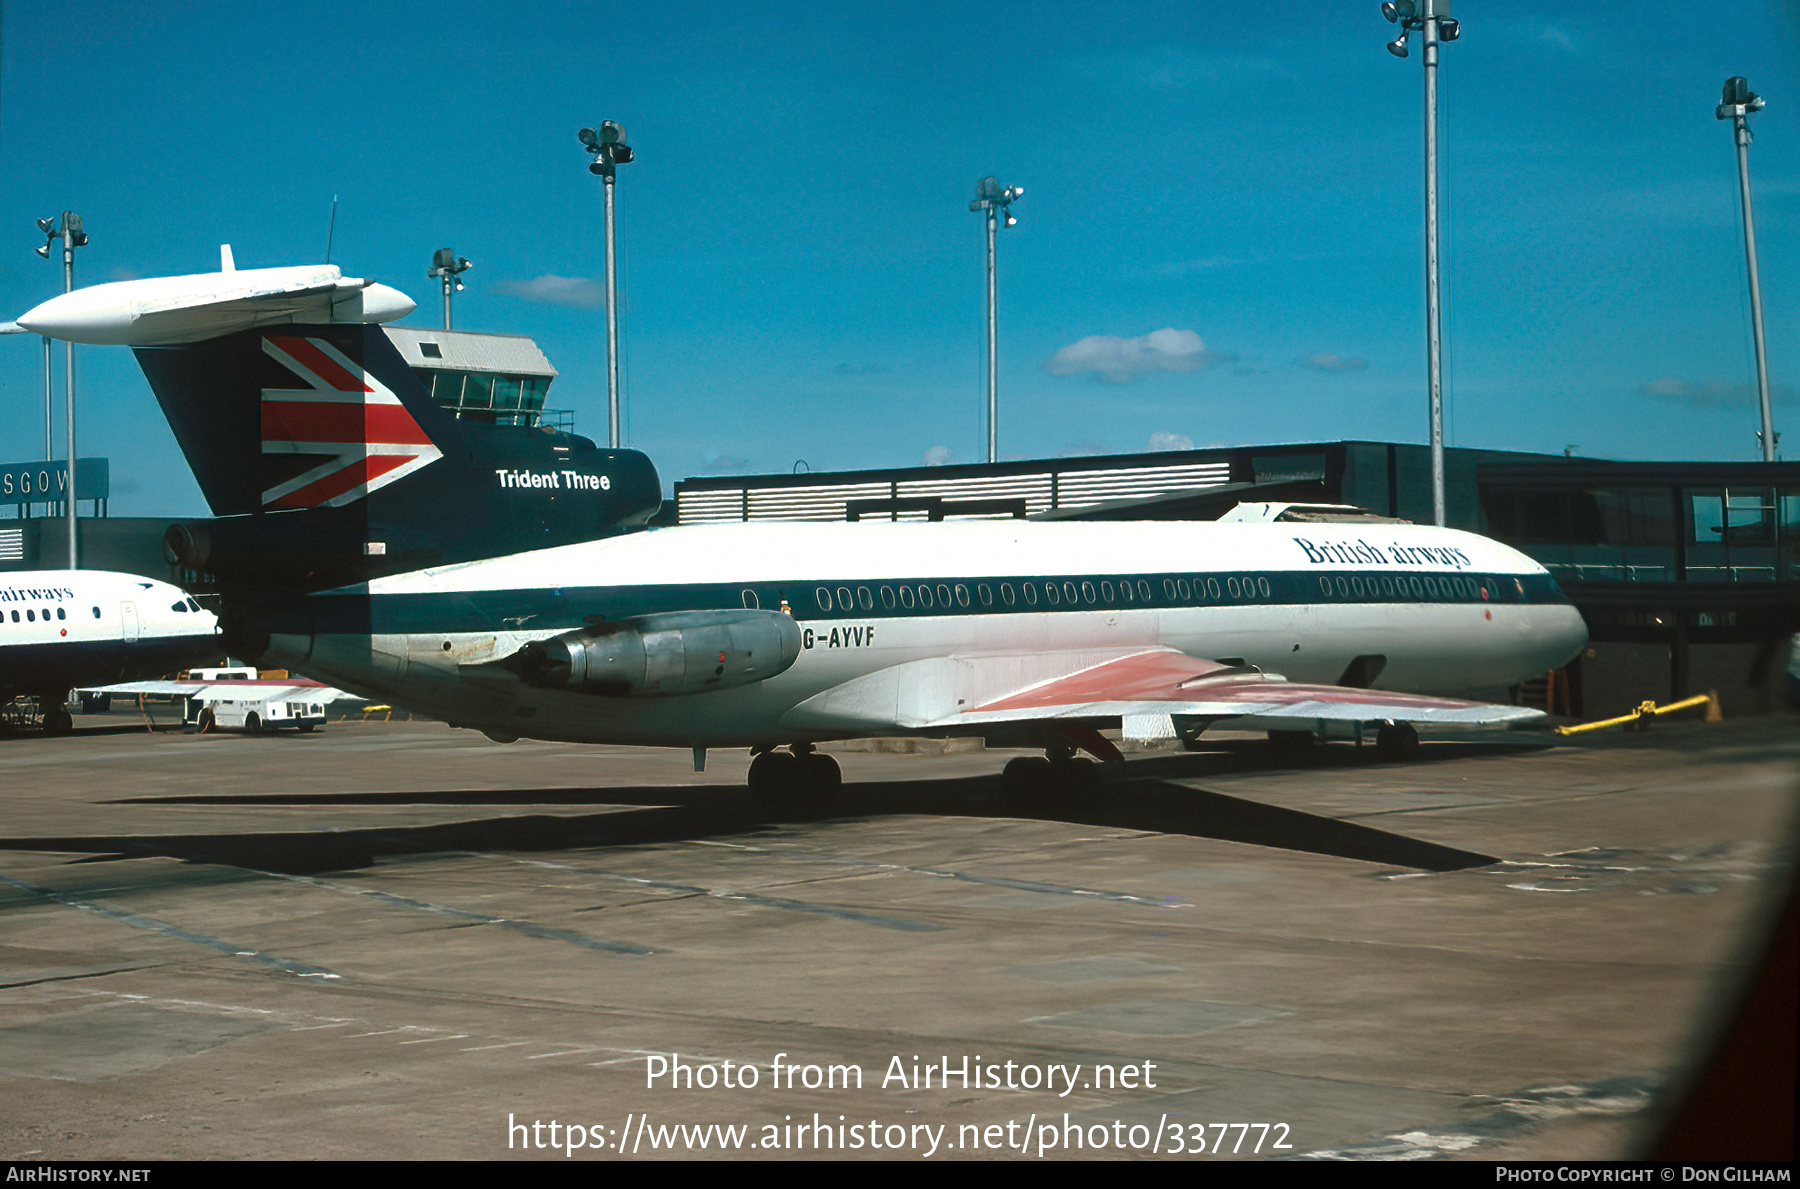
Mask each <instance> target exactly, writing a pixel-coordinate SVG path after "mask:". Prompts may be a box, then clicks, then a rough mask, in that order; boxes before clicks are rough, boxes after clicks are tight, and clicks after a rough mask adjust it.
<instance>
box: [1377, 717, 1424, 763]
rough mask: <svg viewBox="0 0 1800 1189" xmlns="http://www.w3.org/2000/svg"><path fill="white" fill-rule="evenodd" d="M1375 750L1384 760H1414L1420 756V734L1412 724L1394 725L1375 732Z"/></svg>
mask: <svg viewBox="0 0 1800 1189" xmlns="http://www.w3.org/2000/svg"><path fill="white" fill-rule="evenodd" d="M1375 750H1376V751H1379V752H1380V753H1381V758H1382V759H1384V760H1395V761H1399V760H1413V759H1417V758H1418V756H1419V732H1418V731H1416V730H1414V729H1413V726H1412V724H1411V723H1404V722H1402V723H1394V724H1392V725H1390V726H1385V727H1382V728H1381V729H1380V730H1378V731H1376V732H1375Z"/></svg>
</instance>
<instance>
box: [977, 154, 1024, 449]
mask: <svg viewBox="0 0 1800 1189" xmlns="http://www.w3.org/2000/svg"><path fill="white" fill-rule="evenodd" d="M1024 193H1025V187H1023V186H1002V185H1001V184H1000V181H999V179H998V178H992V177H985V178H982V179H981V180H980V181H979V182H976V183H975V201H973V202H971V203H970V204H969V209H970V210H972V211H982V212H984V214H985V216H986V223H987V362H988V376H987V402H988V407H987V460H988V461H989V462H993V461H994V460H995V449H996V447H997V445H998V437H999V435H998V430H997V424H998V420H999V395H998V392H999V387H1000V368H999V363H998V361H997V360H996V358H995V354H994V352H995V346H996V340H997V338H998V334H997V332H996V329H995V320H994V233H995V232H996V231H997V230H998V229H999V228H1000V227H1002V226H1005V227H1011V226H1013V225H1014V224H1015V223H1017V222H1018V220H1017V219H1016V218H1014V217H1013V214H1012V209H1011V208H1012V203H1013V199H1015V198H1018V197H1019V196H1020V195H1022V194H1024ZM1003 220H1004V222H1003Z"/></svg>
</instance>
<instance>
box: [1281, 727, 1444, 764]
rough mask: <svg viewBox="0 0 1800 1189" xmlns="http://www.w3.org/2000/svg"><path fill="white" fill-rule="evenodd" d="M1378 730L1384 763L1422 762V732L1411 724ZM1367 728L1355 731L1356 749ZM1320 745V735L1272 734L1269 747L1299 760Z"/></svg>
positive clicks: (1376, 729)
mask: <svg viewBox="0 0 1800 1189" xmlns="http://www.w3.org/2000/svg"><path fill="white" fill-rule="evenodd" d="M1373 725H1374V726H1375V750H1376V752H1377V754H1379V755H1380V756H1381V758H1382V759H1384V760H1391V761H1393V762H1395V763H1400V762H1403V761H1406V760H1416V759H1418V758H1419V732H1418V731H1417V730H1416V729H1415V728H1414V727H1413V725H1412V724H1411V723H1404V722H1389V723H1377V724H1373ZM1363 729H1364V726H1362V725H1359V726H1358V727H1357V730H1356V741H1357V746H1358V748H1360V747H1361V746H1362V740H1363V733H1362V732H1363ZM1319 742H1320V738H1319V736H1318V735H1316V734H1314V733H1313V732H1312V731H1270V732H1269V747H1270V749H1271V750H1273V751H1276V752H1279V753H1282V754H1285V755H1289V756H1298V755H1299V754H1300V753H1303V752H1307V751H1310V750H1312V748H1313V747H1315V746H1316V745H1317V744H1318V743H1319Z"/></svg>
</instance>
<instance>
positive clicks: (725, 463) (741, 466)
mask: <svg viewBox="0 0 1800 1189" xmlns="http://www.w3.org/2000/svg"><path fill="white" fill-rule="evenodd" d="M700 466H701V468H702V469H703V470H705V471H707V472H709V473H716V472H718V471H743V470H748V469H749V468H750V460H749V459H747V458H740V457H738V456H737V455H735V454H726V453H723V452H722V451H717V450H709V451H707V452H706V454H705V455H704V456H702V458H701V459H700Z"/></svg>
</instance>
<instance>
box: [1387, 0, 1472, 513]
mask: <svg viewBox="0 0 1800 1189" xmlns="http://www.w3.org/2000/svg"><path fill="white" fill-rule="evenodd" d="M1381 15H1382V16H1384V17H1386V18H1387V19H1388V21H1389V22H1390V23H1392V24H1396V25H1399V26H1400V36H1399V37H1396V38H1395V39H1394V40H1393V41H1390V42H1388V47H1387V48H1388V53H1390V54H1392V55H1394V56H1395V57H1396V58H1404V57H1407V56H1408V55H1407V49H1406V39H1407V38H1408V36H1410V35H1411V34H1412V33H1414V32H1415V31H1416V32H1418V33H1420V34H1421V35H1422V36H1423V38H1424V41H1425V55H1424V57H1425V362H1426V375H1427V379H1428V383H1429V387H1430V390H1431V515H1432V522H1433V523H1434V524H1438V525H1442V524H1443V523H1444V522H1445V509H1444V359H1443V334H1442V327H1443V319H1442V313H1441V308H1440V304H1439V300H1438V164H1437V156H1438V153H1437V131H1438V129H1437V67H1438V42H1439V41H1455V40H1456V39H1457V38H1458V37H1459V36H1461V34H1462V26H1461V25H1460V24H1459V23H1458V22H1457V21H1456V19H1455V18H1453V17H1452V16H1451V15H1450V0H1390V2H1389V3H1385V4H1383V5H1382V6H1381Z"/></svg>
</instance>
